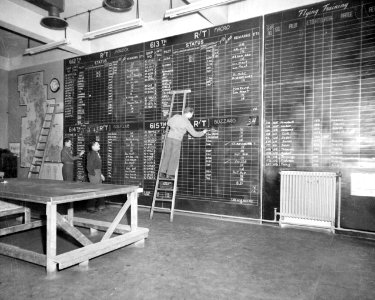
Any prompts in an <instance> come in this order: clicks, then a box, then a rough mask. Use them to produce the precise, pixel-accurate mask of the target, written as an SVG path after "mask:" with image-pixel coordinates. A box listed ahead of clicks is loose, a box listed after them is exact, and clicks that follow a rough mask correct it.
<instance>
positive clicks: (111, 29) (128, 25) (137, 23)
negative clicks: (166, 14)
mask: <svg viewBox="0 0 375 300" xmlns="http://www.w3.org/2000/svg"><path fill="white" fill-rule="evenodd" d="M142 26H143V21H142V19H134V20H131V21H129V22H125V23H120V24H116V25H113V26H108V27H104V28H101V29H98V30H94V31H89V32H86V33H85V34H84V35H83V37H82V39H83V40H93V39H97V38H100V37H103V36H107V35H111V34H115V33H119V32H122V31H126V30H131V29H135V28H139V27H142Z"/></svg>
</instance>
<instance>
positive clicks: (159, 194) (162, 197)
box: [150, 90, 191, 222]
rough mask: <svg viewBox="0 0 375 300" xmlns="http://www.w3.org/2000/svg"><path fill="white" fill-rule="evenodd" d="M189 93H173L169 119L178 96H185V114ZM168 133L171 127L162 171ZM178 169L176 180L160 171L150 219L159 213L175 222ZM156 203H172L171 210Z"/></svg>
mask: <svg viewBox="0 0 375 300" xmlns="http://www.w3.org/2000/svg"><path fill="white" fill-rule="evenodd" d="M188 93H191V90H176V91H171V94H172V101H171V106H170V108H169V116H168V119H169V118H171V117H172V113H173V106H177V104H176V103H175V99H176V95H177V94H183V99H182V106H181V107H182V108H181V113H183V112H184V109H185V106H186V95H187V94H188ZM176 102H177V101H176ZM168 133H169V127H167V129H166V132H165V136H164V142H163V149H162V152H161V159H160V164H159V170H160V166H161V163H162V159H163V157H164V149H165V142H166V140H167V136H168ZM178 169H179V164H178V165H177V169H176V172H175V174H174V179H168V178H160V172H159V171H158V176H157V178H156V184H155V190H154V197H153V199H152V206H151V211H150V219H152V216H153V214H154V211H158V212H167V213H170V217H169V220H170V221H171V222H172V221H173V212H174V205H175V199H176V192H177V175H178ZM156 202H170V208H166V207H160V206H155V204H156Z"/></svg>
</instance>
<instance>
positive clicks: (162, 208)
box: [154, 206, 171, 212]
mask: <svg viewBox="0 0 375 300" xmlns="http://www.w3.org/2000/svg"><path fill="white" fill-rule="evenodd" d="M154 210H158V211H163V212H170V211H171V209H170V208H166V207H157V206H155V207H154Z"/></svg>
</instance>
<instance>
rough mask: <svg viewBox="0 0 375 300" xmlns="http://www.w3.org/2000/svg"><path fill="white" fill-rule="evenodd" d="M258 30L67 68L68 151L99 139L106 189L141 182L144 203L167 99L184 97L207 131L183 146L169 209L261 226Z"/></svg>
mask: <svg viewBox="0 0 375 300" xmlns="http://www.w3.org/2000/svg"><path fill="white" fill-rule="evenodd" d="M262 27H263V25H262V18H260V17H259V18H254V19H249V20H245V21H241V22H236V23H231V24H225V25H222V26H217V27H212V28H207V29H203V30H199V31H196V32H191V33H186V34H183V35H178V36H172V37H166V38H163V39H160V40H155V41H150V42H146V43H142V44H138V45H133V46H129V47H123V48H120V49H114V50H109V51H103V52H101V53H95V54H92V55H87V56H82V57H77V58H74V59H69V60H65V62H64V65H65V75H64V76H65V107H64V110H65V122H64V126H65V127H64V131H65V135H66V136H70V137H72V138H73V139H74V142H75V146H74V147H75V149H74V150H75V151H79V150H81V149H85V150H86V149H87V147H88V144H89V142H90V141H92V140H98V141H99V142H100V144H101V151H100V153H101V156H102V159H103V172H104V175H105V176H106V178H107V182H108V183H117V184H139V185H140V186H142V187H143V189H144V193H143V195H142V197H140V203H141V204H145V205H150V204H151V201H152V195H153V191H154V186H155V181H156V176H157V170H158V166H159V162H160V155H161V150H162V149H161V144H162V139H163V135H164V131H165V127H166V121H167V116H168V111H169V108H170V103H171V94H170V92H171V91H172V90H181V89H191V93H190V94H188V95H187V105H189V106H193V107H194V108H195V115H194V119H193V120H192V124H193V126H194V127H195V128H196V129H197V130H203V129H205V128H209V129H211V131H210V132H209V133H208V134H207V135H206V136H205V137H203V138H195V139H194V138H191V137H190V136H187V135H186V136H185V138H184V140H183V142H182V155H181V162H180V172H179V177H178V193H177V201H176V208H180V209H187V210H194V211H201V212H206V213H217V214H225V215H233V216H242V217H252V218H260V195H259V191H260V186H259V182H260V162H259V159H260V152H259V149H260V119H261V118H260V112H259V109H260V103H261V99H260V95H261V57H262V55H261V54H262ZM175 101H176V105H175V106H174V113H176V112H180V111H181V101H182V96H181V95H178V96H177V97H176V100H175ZM76 176H77V179H78V180H85V177H86V174H85V165H84V162H83V163H82V162H79V163H78V165H77V171H76Z"/></svg>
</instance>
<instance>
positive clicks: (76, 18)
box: [0, 0, 227, 59]
mask: <svg viewBox="0 0 375 300" xmlns="http://www.w3.org/2000/svg"><path fill="white" fill-rule="evenodd" d="M195 1H197V0H172V2H171V0H138V5H139V17H140V18H142V19H143V21H144V22H145V23H146V24H147V23H149V24H150V23H153V22H156V21H160V22H163V18H164V13H165V11H166V10H167V9H169V8H170V6H171V4H172V7H173V8H175V7H179V6H183V5H186V4H189V3H192V2H195ZM134 2H135V5H134V6H133V8H132V9H131V10H130V11H128V12H123V13H119V12H112V11H109V10H106V9H105V8H103V7H102V0H82V1H80V0H65V11H64V12H62V13H61V14H60V17H61V18H66V20H67V22H68V24H69V26H68V29H67V31H66V32H67V38H68V39H69V38H71V39H73V41H74V42H73V43H72V46H71V47H64V49H65V50H66V51H70V52H72V53H76V54H84V53H90V47H86V48H85V43H82V34H84V33H85V32H87V31H89V30H88V11H89V10H93V11H92V12H91V22H90V25H91V26H90V29H91V31H92V30H97V29H100V28H103V27H107V26H111V25H115V24H118V23H122V22H126V21H130V20H133V19H135V18H136V3H137V0H134ZM220 9H222V10H221V11H218V10H217V8H212V9H208V10H205V11H204V12H203V13H202V12H201V13H199V14H195V15H197V16H199V18H201V19H202V20H204V21H205V22H207V24H208V26H212V24H213V25H218V23H221V24H222V23H223V22H225V21H226V20H223V15H224V14H225V16H226V17H227V11H225V12H224V9H226V10H227V7H225V6H223V8H220ZM77 14H78V15H77ZM220 15H221V16H220ZM45 16H48V11H46V10H44V9H42V8H40V7H38V6H36V5H34V4H31V3H29V2H27V1H25V0H1V1H0V56H2V57H5V58H7V59H11V58H14V57H17V56H22V55H23V53H24V50H25V49H26V48H28V47H34V46H38V45H41V44H44V43H48V42H51V41H54V40H59V39H61V38H63V37H64V31H61V30H50V29H46V28H44V27H43V26H42V25H40V20H41V18H42V17H45ZM165 22H168V21H165ZM69 35H70V36H71V37H70V36H69ZM74 39H75V40H74ZM82 45H83V46H82Z"/></svg>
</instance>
